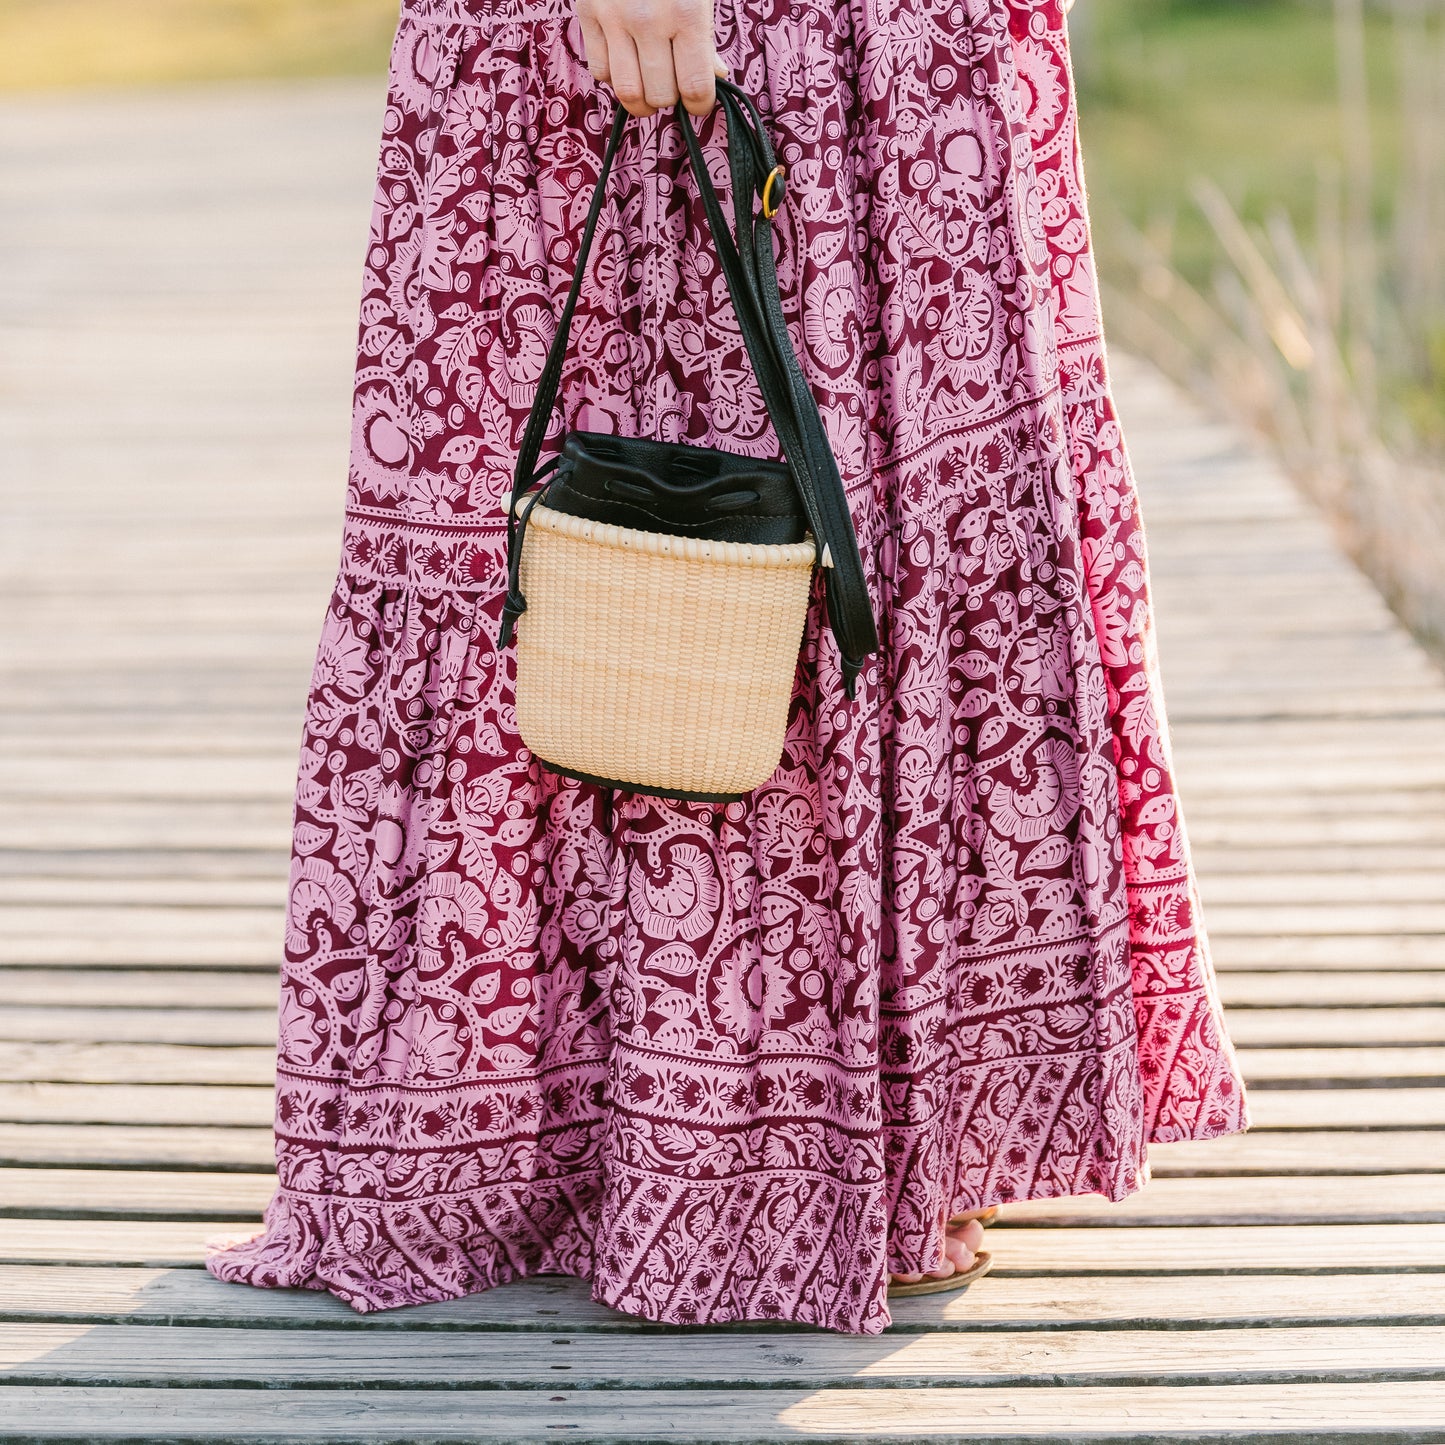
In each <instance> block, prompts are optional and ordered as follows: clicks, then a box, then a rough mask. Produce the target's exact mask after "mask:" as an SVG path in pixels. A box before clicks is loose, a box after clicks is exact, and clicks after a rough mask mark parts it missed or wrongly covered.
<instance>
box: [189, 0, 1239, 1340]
mask: <svg viewBox="0 0 1445 1445" xmlns="http://www.w3.org/2000/svg"><path fill="white" fill-rule="evenodd" d="M717 34H718V41H719V50H720V53H721V55H722V57H723V59H724V61H725V62H726V64H727V65H728V67H729V69H730V73H731V76H732V78H733V79H734V80H735V81H736V82H737V83H738V84H740V85H741V86H742V87H743V88H744V89H746V90H747V91H749V92H750V93H751V94H752V95H753V96H755V97H756V98H757V99H758V102H759V105H760V107H761V109H762V111H763V114H764V116H765V118H766V121H767V124H768V126H769V128H770V132H771V134H772V136H773V138H774V141H775V144H776V146H777V150H778V152H779V157H780V159H781V160H782V161H783V162H784V163H785V164H786V166H787V196H786V203H785V205H784V208H783V210H782V212H781V213H780V214H779V216H778V219H777V233H778V234H777V247H778V271H779V276H780V282H781V286H782V293H783V297H784V306H785V311H786V313H787V318H788V323H789V325H790V327H791V329H792V333H793V340H794V344H795V346H796V349H797V351H798V353H799V356H800V358H801V361H802V364H803V367H804V370H805V372H806V374H807V376H808V379H809V381H810V383H811V385H812V388H813V390H814V392H815V394H816V395H817V397H818V400H819V403H820V406H821V409H822V413H823V417H824V419H825V425H826V428H827V431H828V434H829V437H830V439H831V441H832V445H833V448H834V451H835V453H836V455H837V457H838V460H839V464H840V467H841V470H842V474H843V477H844V479H845V484H846V486H847V490H848V496H849V503H850V507H851V511H852V515H853V519H854V524H855V527H856V530H857V534H858V540H859V546H860V549H861V553H862V557H863V562H864V568H865V571H866V573H867V577H868V582H869V587H870V590H871V595H872V602H873V608H874V612H875V615H876V617H877V619H878V625H879V631H880V636H881V639H882V647H881V651H880V652H879V653H878V654H877V655H876V656H875V657H874V658H873V659H871V660H870V662H869V664H868V666H867V667H866V668H865V670H864V673H863V675H862V678H861V679H860V683H859V688H858V694H857V698H856V700H854V701H851V702H850V701H849V700H848V699H847V698H846V697H845V696H844V694H843V690H842V685H841V680H840V673H839V663H838V655H837V652H836V649H835V647H834V644H833V641H832V638H831V635H830V634H829V633H828V631H827V628H826V623H825V619H824V617H823V609H822V603H821V590H820V589H815V591H814V594H813V596H812V600H811V603H810V611H809V616H808V622H807V626H806V633H805V637H804V645H803V650H802V654H801V657H800V660H799V666H798V671H797V675H796V682H795V687H794V695H793V698H792V704H791V710H790V714H789V722H788V729H787V741H786V747H785V750H784V754H783V757H782V761H781V763H780V764H779V766H778V769H777V771H776V773H775V774H774V775H773V777H772V778H771V779H770V780H769V781H768V782H767V783H766V784H765V785H764V786H762V787H760V788H758V789H757V790H756V791H755V792H753V793H750V794H749V795H747V797H745V798H744V799H743V800H742V801H740V802H731V803H726V804H721V803H704V802H696V801H686V802H677V801H668V800H665V799H660V798H657V797H652V796H644V795H640V794H632V793H627V792H623V791H615V792H614V791H610V790H608V789H605V788H602V787H599V786H597V785H595V784H592V783H584V782H578V781H575V780H572V779H568V778H562V777H559V776H557V775H555V774H552V773H550V772H547V771H545V770H544V769H543V768H542V767H541V766H540V765H539V764H538V763H537V761H536V760H535V759H534V758H533V757H532V755H531V754H530V753H529V751H528V750H527V748H526V747H525V746H524V745H523V744H522V742H521V740H520V738H519V737H518V734H517V729H516V724H515V717H514V710H513V654H512V651H511V649H510V648H509V649H506V650H503V651H499V650H498V648H497V643H496V639H497V632H498V620H499V617H500V612H501V604H502V600H503V593H504V590H505V586H504V577H503V560H504V532H505V527H504V512H503V505H504V499H505V497H506V495H507V492H508V488H509V484H510V475H511V470H512V466H513V462H514V459H515V456H516V452H517V449H518V445H519V442H520V437H521V429H522V426H523V424H524V422H525V420H526V417H527V413H528V409H529V407H530V404H531V401H532V398H533V395H534V393H535V390H536V387H537V383H538V378H539V376H540V374H541V370H542V364H543V358H544V355H545V353H546V350H547V346H548V342H549V340H550V338H551V336H552V332H553V328H554V325H555V318H556V316H557V313H558V310H559V308H560V304H561V299H562V297H563V296H564V295H565V292H566V288H567V285H568V283H569V280H570V273H571V270H572V267H573V264H574V261H575V247H576V245H577V238H578V234H579V229H580V225H581V221H582V218H583V216H584V213H585V211H586V208H587V205H588V203H589V201H590V199H591V195H592V191H593V188H594V182H595V180H596V176H597V171H598V165H599V160H600V155H601V150H602V144H603V139H604V136H605V133H606V130H607V127H608V124H609V122H610V120H611V114H612V105H613V102H612V98H611V95H610V93H609V92H608V91H607V90H606V89H605V87H602V86H600V85H598V84H597V83H596V82H594V81H593V80H592V78H591V77H590V75H589V74H588V71H587V69H586V66H585V63H584V60H583V51H582V44H581V35H580V30H579V27H578V25H577V22H576V20H575V19H574V18H573V15H572V13H571V4H570V0H406V3H405V5H404V7H403V12H402V16H401V24H400V29H399V31H398V34H397V38H396V44H395V50H394V53H393V58H392V69H391V80H390V94H389V98H388V101H387V105H386V112H385V123H384V125H385V129H384V137H383V141H382V147H381V164H380V176H379V184H378V187H377V192H376V203H375V213H374V220H373V222H372V228H371V236H370V241H369V249H368V251H367V256H366V267H365V283H364V299H363V301H362V307H361V326H360V345H359V358H358V367H357V373H356V397H355V403H356V404H355V423H354V432H353V448H352V462H351V470H350V479H349V486H348V493H347V507H346V518H345V525H344V535H343V539H342V555H341V559H340V568H339V576H338V578H337V581H336V585H335V590H334V593H333V595H332V597H331V600H330V604H329V608H328V611H327V614H326V619H325V624H324V630H323V633H322V637H321V640H320V645H319V649H318V652H317V655H316V661H315V672H314V677H313V679H312V685H311V692H310V697H309V702H308V705H307V712H306V722H305V731H304V738H303V742H302V747H301V756H300V769H299V776H298V779H297V786H296V795H295V813H294V847H293V856H292V866H291V874H290V884H289V890H290V891H289V911H288V915H287V919H286V933H285V966H284V972H283V976H282V980H281V997H280V1049H279V1059H278V1069H277V1096H276V1141H277V1148H276V1156H277V1168H278V1173H279V1189H278V1192H277V1193H276V1195H275V1198H274V1200H273V1201H272V1203H271V1204H270V1206H269V1208H268V1209H267V1211H266V1215H265V1227H264V1229H263V1230H262V1232H261V1233H259V1234H258V1235H256V1236H255V1237H254V1238H253V1239H251V1240H249V1241H246V1242H243V1243H239V1244H234V1245H232V1246H231V1247H230V1248H228V1249H226V1250H225V1251H223V1252H220V1253H217V1254H214V1255H213V1256H212V1257H211V1259H210V1261H209V1268H210V1269H211V1271H212V1272H213V1273H215V1274H217V1275H219V1276H220V1277H221V1278H223V1279H226V1280H233V1281H244V1282H247V1283H250V1284H253V1285H261V1286H302V1287H305V1288H309V1289H324V1290H329V1291H330V1292H331V1293H333V1294H335V1295H338V1296H340V1297H341V1298H342V1299H344V1300H346V1301H348V1302H349V1303H350V1304H352V1305H353V1306H354V1307H355V1308H357V1309H358V1310H377V1309H385V1308H389V1307H392V1306H397V1305H405V1304H409V1303H414V1302H419V1301H427V1300H441V1299H448V1298H453V1297H456V1296H459V1295H464V1294H467V1293H469V1292H472V1291H477V1290H481V1289H485V1288H487V1287H488V1286H491V1285H495V1284H498V1283H501V1282H504V1281H507V1280H512V1279H516V1278H518V1277H520V1276H524V1275H530V1274H538V1273H560V1274H568V1275H576V1276H579V1277H582V1278H584V1279H588V1280H590V1281H591V1287H592V1291H593V1294H594V1296H595V1298H596V1299H598V1300H600V1301H603V1302H605V1303H606V1304H608V1305H611V1306H613V1307H614V1308H616V1309H619V1310H623V1311H627V1312H629V1313H632V1314H635V1315H640V1316H645V1317H647V1318H649V1319H653V1320H660V1321H668V1322H673V1323H688V1324H716V1323H720V1322H723V1321H733V1320H758V1319H761V1320H782V1321H796V1322H806V1323H811V1324H814V1325H820V1326H824V1327H827V1328H830V1329H834V1330H841V1331H850V1332H861V1333H874V1332H877V1331H879V1330H882V1329H883V1328H885V1327H886V1326H887V1325H888V1323H889V1312H888V1304H887V1297H886V1296H887V1283H888V1276H889V1273H890V1271H893V1272H903V1271H913V1270H926V1269H930V1268H936V1267H937V1266H939V1264H940V1262H941V1233H942V1226H943V1223H944V1221H945V1220H946V1218H947V1217H948V1216H949V1215H950V1214H952V1213H954V1212H956V1211H961V1210H965V1209H973V1208H978V1207H981V1206H985V1205H989V1204H993V1203H996V1202H1007V1201H1011V1200H1024V1199H1045V1198H1055V1197H1060V1196H1065V1195H1079V1194H1090V1193H1097V1194H1102V1195H1104V1196H1106V1197H1107V1198H1108V1199H1110V1200H1119V1199H1122V1198H1124V1197H1125V1196H1126V1195H1128V1194H1130V1193H1131V1192H1133V1191H1135V1190H1138V1189H1139V1188H1140V1187H1141V1186H1142V1185H1144V1184H1145V1183H1146V1182H1147V1180H1148V1177H1149V1169H1148V1158H1147V1146H1148V1144H1149V1143H1150V1142H1153V1141H1160V1140H1186V1139H1206V1138H1210V1137H1212V1136H1216V1135H1222V1134H1228V1133H1231V1132H1235V1131H1240V1130H1243V1129H1244V1128H1246V1127H1247V1123H1248V1116H1247V1110H1246V1104H1245V1098H1244V1092H1243V1088H1242V1084H1241V1080H1240V1075H1239V1071H1238V1067H1237V1063H1236V1059H1235V1057H1234V1053H1233V1050H1232V1049H1231V1046H1230V1043H1229V1040H1228V1038H1227V1037H1226V1035H1225V1032H1224V1029H1223V1027H1222V1023H1221V1012H1220V1006H1219V1000H1218V996H1217V991H1216V986H1215V982H1214V977H1213V973H1212V968H1211V964H1210V960H1209V955H1208V952H1207V948H1206V944H1205V937H1204V934H1203V932H1202V931H1201V925H1200V919H1199V913H1198V904H1197V897H1196V889H1195V884H1194V880H1193V875H1192V872H1191V865H1190V862H1189V855H1188V850H1187V844H1186V837H1185V832H1184V827H1183V820H1182V817H1181V814H1180V808H1179V802H1178V799H1177V796H1176V793H1175V787H1174V782H1173V779H1172V776H1171V764H1170V751H1169V745H1168V737H1167V731H1166V725H1165V718H1164V713H1163V710H1162V705H1161V696H1160V689H1159V680H1158V674H1157V669H1156V663H1155V655H1154V642H1153V632H1152V621H1151V613H1150V601H1149V590H1148V572H1147V561H1146V554H1145V546H1144V534H1143V531H1142V529H1141V524H1140V518H1139V512H1138V504H1137V500H1136V497H1135V492H1134V487H1133V481H1132V478H1131V474H1130V470H1129V463H1128V460H1127V457H1126V453H1125V448H1124V441H1123V438H1122V437H1121V435H1120V430H1119V425H1118V422H1117V420H1116V418H1115V414H1114V410H1113V407H1112V404H1111V400H1110V394H1109V384H1108V378H1107V374H1106V371H1105V364H1104V352H1103V346H1102V340H1101V335H1100V323H1099V311H1098V302H1097V297H1096V291H1095V280H1094V267H1093V264H1092V260H1091V254H1090V239H1089V230H1088V222H1087V216H1086V211H1085V205H1084V192H1083V182H1082V174H1081V170H1080V163H1079V153H1078V148H1077V139H1076V134H1075V112H1074V106H1073V96H1072V89H1071V80H1070V72H1069V64H1068V52H1067V40H1066V34H1065V25H1064V17H1063V15H1062V13H1061V10H1060V7H1059V0H1046V3H1039V4H1035V3H1027V0H841V3H832V0H746V3H742V0H718V12H717ZM724 132H725V120H724V119H723V118H722V117H721V116H720V115H718V114H716V113H715V114H714V115H713V116H711V117H709V118H708V119H707V120H706V121H704V122H702V123H701V132H700V134H701V136H702V138H703V142H704V149H705V151H706V152H707V155H708V157H709V164H710V166H711V167H712V168H713V173H714V177H715V179H716V180H717V182H718V184H719V185H723V184H724V183H725V182H726V166H725V163H724V162H725V157H724V151H723V142H724ZM609 185H610V192H611V194H610V196H609V199H608V201H607V205H606V208H605V210H604V212H603V217H602V225H601V229H600V231H599V235H598V242H597V246H596V248H595V250H594V259H593V266H592V269H591V273H590V276H589V278H588V281H587V284H586V286H585V288H584V290H583V293H582V301H581V306H580V309H579V312H578V319H577V323H576V325H575V326H574V328H573V332H572V337H573V340H572V352H571V356H570V357H569V362H568V366H567V368H566V371H565V373H564V377H563V385H562V390H561V400H560V403H559V405H558V407H557V415H556V417H555V419H554V422H553V430H552V432H551V433H550V437H551V441H552V443H553V444H555V443H556V441H557V440H558V439H560V436H561V434H562V432H563V431H564V430H565V429H569V428H571V427H574V426H579V427H585V428H590V429H592V430H603V431H612V432H616V433H618V434H622V435H628V436H634V435H635V436H647V437H661V438H664V439H667V440H671V441H690V442H695V443H698V444H703V445H707V446H716V447H721V448H725V449H728V450H731V451H734V452H739V453H744V454H748V455H753V456H760V457H767V456H776V455H778V452H777V446H776V441H775V438H774V435H773V432H772V429H771V427H770V425H769V423H768V420H767V416H766V413H765V411H764V408H763V405H762V400H761V397H760V395H759V393H758V390H757V388H756V385H755V383H754V378H753V377H752V374H751V371H750V368H749V365H748V361H747V358H746V353H745V351H744V348H743V345H742V341H741V337H740V333H739V330H738V326H737V322H736V318H735V316H734V314H733V312H732V310H731V307H730V304H729V300H728V296H727V290H726V286H725V283H724V281H723V278H722V276H721V273H720V269H719V266H718V263H717V260H716V251H715V248H714V245H713V242H712V240H711V239H710V236H709V233H708V231H707V227H706V218H705V216H704V213H703V211H702V208H701V204H700V202H699V199H698V194H697V191H696V188H695V185H694V182H693V180H692V178H691V176H690V174H689V170H688V163H687V157H686V152H685V150H684V147H683V144H682V139H681V134H680V132H679V131H678V129H677V119H676V117H675V116H674V115H673V114H672V113H671V112H664V113H661V114H659V115H657V116H654V117H651V118H650V119H648V120H646V121H631V122H629V129H628V133H627V135H626V138H625V140H624V144H623V148H622V152H621V155H620V158H619V168H618V171H617V172H616V173H615V174H614V176H613V178H612V181H611V182H610V183H609ZM627 725H628V720H627V719H626V718H618V719H617V726H618V727H626V726H627ZM998 1248H999V1249H1002V1250H1005V1252H1006V1246H1004V1245H1003V1244H1000V1245H999V1246H998Z"/></svg>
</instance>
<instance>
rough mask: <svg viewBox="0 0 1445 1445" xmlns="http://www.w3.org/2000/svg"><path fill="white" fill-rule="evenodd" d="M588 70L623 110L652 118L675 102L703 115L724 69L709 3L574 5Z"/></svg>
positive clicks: (601, 0)
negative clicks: (610, 93)
mask: <svg viewBox="0 0 1445 1445" xmlns="http://www.w3.org/2000/svg"><path fill="white" fill-rule="evenodd" d="M576 9H577V19H578V21H579V23H580V25H581V28H582V41H583V45H584V47H585V51H586V56H587V68H588V70H589V71H591V73H592V75H593V76H594V77H595V78H596V79H598V80H602V81H606V82H607V83H609V84H610V85H611V87H612V90H613V93H614V94H615V95H616V96H617V99H618V100H619V101H621V102H622V104H623V106H624V107H625V108H626V109H627V111H628V112H629V113H630V114H632V115H636V116H648V115H654V114H655V113H656V112H657V111H659V110H662V109H663V108H664V107H666V106H669V105H676V104H677V103H678V102H679V100H680V101H681V102H682V104H683V105H684V106H685V107H686V108H687V110H688V111H689V112H690V113H691V114H693V115H706V114H707V113H708V112H709V111H710V110H711V109H712V108H713V105H714V103H715V102H716V99H717V84H716V77H717V76H719V75H726V74H727V68H726V67H725V66H724V65H723V63H722V60H721V58H720V57H719V56H718V53H717V47H716V42H715V40H714V22H713V8H712V3H711V0H576Z"/></svg>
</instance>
